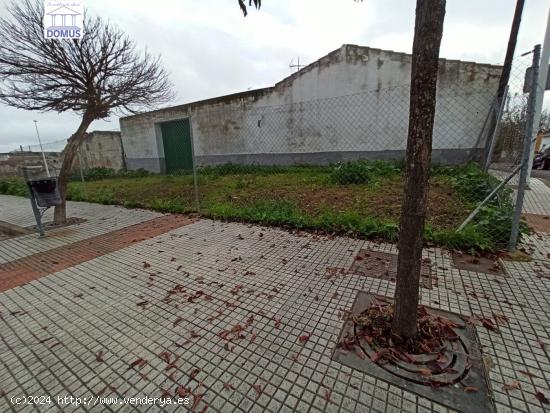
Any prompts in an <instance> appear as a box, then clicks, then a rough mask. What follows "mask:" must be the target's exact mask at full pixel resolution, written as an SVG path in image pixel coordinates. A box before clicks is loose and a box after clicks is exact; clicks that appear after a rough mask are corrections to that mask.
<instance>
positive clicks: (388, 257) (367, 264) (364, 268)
mask: <svg viewBox="0 0 550 413" xmlns="http://www.w3.org/2000/svg"><path fill="white" fill-rule="evenodd" d="M348 273H350V274H360V275H363V276H365V277H370V278H380V279H383V280H388V281H392V282H395V280H396V277H397V255H396V254H389V253H387V252H379V251H372V250H369V249H362V250H360V251H359V253H358V254H357V256H356V257H355V260H354V261H353V264H351V267H350V268H349V270H348ZM420 285H421V286H422V287H423V288H428V289H431V288H433V287H434V286H436V287H437V277H436V276H435V275H432V270H431V267H430V265H429V264H428V262H427V260H424V261H423V262H422V266H421V268H420Z"/></svg>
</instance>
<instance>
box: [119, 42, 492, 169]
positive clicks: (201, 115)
mask: <svg viewBox="0 0 550 413" xmlns="http://www.w3.org/2000/svg"><path fill="white" fill-rule="evenodd" d="M411 63H412V56H411V55H410V54H405V53H396V52H393V51H387V50H380V49H373V48H369V47H360V46H355V45H344V46H342V47H341V48H340V49H337V50H335V51H333V52H331V53H329V54H328V55H326V56H324V57H322V58H321V59H319V60H317V61H316V62H314V63H311V64H310V65H308V66H306V67H304V68H303V69H301V70H299V71H298V72H296V73H294V74H292V75H291V76H289V77H287V78H286V79H283V80H282V81H280V82H279V83H277V84H276V85H275V86H273V87H267V88H264V89H258V90H251V91H247V92H242V93H237V94H233V95H228V96H222V97H218V98H214V99H208V100H203V101H199V102H194V103H189V104H185V105H180V106H174V107H169V108H165V109H161V110H156V111H152V112H147V113H143V114H138V115H134V116H129V117H124V118H121V119H120V130H121V134H122V143H123V146H124V151H125V153H126V161H127V166H128V169H137V168H144V169H147V170H150V171H154V172H173V171H176V170H178V169H191V167H192V166H193V156H192V152H193V150H194V154H195V162H196V163H197V164H199V165H213V164H222V163H227V162H233V163H245V164H264V165H265V164H328V163H334V162H338V161H345V160H351V159H358V158H377V159H390V158H400V157H403V155H404V152H405V147H406V139H407V129H408V119H409V91H410V89H409V87H410V86H409V84H410V75H411ZM501 69H502V67H501V66H493V65H488V64H478V63H472V62H462V61H458V60H445V59H441V60H440V69H439V76H438V94H437V109H436V120H435V127H434V140H433V159H434V161H436V162H444V163H456V162H464V161H466V160H469V159H476V158H478V157H479V156H480V154H481V153H482V150H483V148H484V146H485V137H484V135H483V134H482V133H481V132H482V129H483V127H484V124H485V120H486V118H487V115H488V113H489V110H490V107H491V105H492V104H493V102H494V97H495V94H496V90H497V87H498V81H499V77H500V73H501ZM222 71H223V68H222V66H220V76H223V73H222Z"/></svg>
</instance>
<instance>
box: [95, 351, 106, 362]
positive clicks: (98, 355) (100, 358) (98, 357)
mask: <svg viewBox="0 0 550 413" xmlns="http://www.w3.org/2000/svg"><path fill="white" fill-rule="evenodd" d="M103 354H104V352H103V350H100V351H98V352H97V353H95V359H96V361H99V362H102V361H103Z"/></svg>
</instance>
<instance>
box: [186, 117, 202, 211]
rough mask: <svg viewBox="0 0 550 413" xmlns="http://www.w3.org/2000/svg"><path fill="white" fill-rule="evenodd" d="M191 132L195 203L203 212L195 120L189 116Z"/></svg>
mask: <svg viewBox="0 0 550 413" xmlns="http://www.w3.org/2000/svg"><path fill="white" fill-rule="evenodd" d="M189 134H190V135H191V156H192V157H193V187H194V190H195V203H196V204H197V212H198V213H200V212H201V202H200V197H199V181H198V178H197V158H196V157H195V141H194V137H193V121H192V120H191V116H189Z"/></svg>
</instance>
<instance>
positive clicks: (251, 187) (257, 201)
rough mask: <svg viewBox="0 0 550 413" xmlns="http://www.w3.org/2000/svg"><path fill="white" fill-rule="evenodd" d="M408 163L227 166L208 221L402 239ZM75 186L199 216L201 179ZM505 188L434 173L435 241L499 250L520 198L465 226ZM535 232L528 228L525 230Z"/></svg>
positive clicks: (115, 180)
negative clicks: (197, 189) (195, 184)
mask: <svg viewBox="0 0 550 413" xmlns="http://www.w3.org/2000/svg"><path fill="white" fill-rule="evenodd" d="M403 169H404V166H403V163H402V162H383V161H355V162H348V163H345V164H340V165H334V166H325V167H312V166H293V167H281V166H277V167H270V166H255V165H251V166H242V165H234V164H228V165H220V166H215V167H208V168H203V169H201V170H200V171H199V185H200V197H201V199H200V201H201V211H200V212H201V214H202V215H204V216H206V217H211V218H216V219H226V220H235V221H243V222H254V223H259V224H265V225H282V226H287V227H291V228H298V229H312V230H321V231H325V232H331V233H341V234H351V235H355V236H360V237H365V238H371V239H372V238H374V239H380V240H385V241H391V242H394V241H396V240H397V238H398V232H399V228H398V222H399V216H400V209H401V208H400V205H401V196H402V190H403ZM93 176H94V177H95V178H94V180H93V181H91V182H86V183H81V182H71V183H70V184H69V189H68V198H69V199H71V200H75V201H88V202H96V203H102V204H117V205H123V206H125V207H128V208H137V207H139V208H148V209H153V210H156V211H161V212H172V213H185V212H192V211H196V202H195V197H194V189H193V176H192V175H191V174H188V173H186V174H177V175H153V174H150V173H144V172H142V171H138V172H132V173H116V174H115V175H112V174H111V173H110V172H109V171H96V172H95V173H94V175H93ZM497 183H498V181H497V180H496V179H495V178H493V177H491V176H490V175H488V174H486V173H484V172H483V171H482V170H481V169H480V168H479V167H478V166H477V165H474V164H472V165H465V166H458V167H448V166H434V167H433V168H432V171H431V178H430V194H429V201H428V217H427V223H426V230H425V238H426V242H427V243H430V244H435V245H440V246H446V247H448V248H452V249H462V250H467V251H496V250H498V249H500V248H502V247H504V246H505V244H506V242H507V240H508V236H509V234H510V226H511V217H512V210H513V205H512V200H511V197H510V191H509V190H505V191H504V192H503V193H501V194H500V195H499V197H497V198H495V199H494V200H493V201H491V202H490V203H489V204H488V205H487V206H486V207H485V208H483V210H482V211H481V212H480V214H479V215H478V217H476V219H475V220H474V221H473V222H472V223H470V224H469V225H468V226H467V227H466V228H464V230H462V231H460V232H456V228H457V227H458V226H459V225H460V223H461V222H462V221H463V220H464V219H465V218H466V216H467V215H468V213H469V212H470V211H471V210H473V209H474V208H475V206H476V204H477V203H478V202H479V201H481V200H482V199H484V198H485V196H486V195H487V194H488V193H489V192H490V191H491V190H492V189H493V187H494V186H495V185H496V184H497ZM26 191H27V189H26V187H25V184H24V182H23V181H21V180H12V181H3V182H1V181H0V193H5V194H11V195H19V196H21V195H23V196H25V195H26ZM522 231H526V227H525V226H523V227H522Z"/></svg>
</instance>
